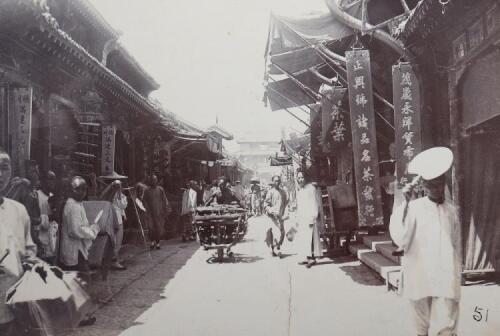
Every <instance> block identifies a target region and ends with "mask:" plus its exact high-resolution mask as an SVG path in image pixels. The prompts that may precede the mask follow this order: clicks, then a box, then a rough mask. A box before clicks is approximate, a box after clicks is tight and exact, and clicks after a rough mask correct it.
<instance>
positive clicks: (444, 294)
mask: <svg viewBox="0 0 500 336" xmlns="http://www.w3.org/2000/svg"><path fill="white" fill-rule="evenodd" d="M452 161H453V154H452V152H451V151H450V150H449V149H448V148H444V147H436V148H431V149H428V150H427V151H424V152H422V153H420V154H419V155H417V156H416V157H415V158H414V159H413V160H412V161H411V162H410V164H409V166H408V170H409V171H410V172H413V173H416V174H418V175H420V177H421V178H422V180H423V187H424V190H425V192H426V196H425V197H422V198H418V199H415V200H412V201H410V198H411V195H412V193H413V187H414V184H413V183H412V184H409V185H407V186H405V188H404V190H403V192H404V195H405V201H404V202H403V204H401V206H399V207H398V208H397V209H395V211H394V213H393V214H392V216H391V221H390V233H391V237H392V239H393V240H394V242H395V243H396V244H397V245H398V246H399V248H400V249H402V250H403V252H404V256H403V257H402V268H403V273H402V276H403V278H402V281H401V283H402V293H403V295H404V296H405V297H406V298H407V299H409V301H410V306H411V310H412V315H413V321H414V323H415V328H416V332H417V335H428V332H429V329H430V328H432V329H434V330H436V332H437V335H456V332H457V324H458V315H459V301H460V285H461V261H462V257H461V250H462V249H461V244H462V239H461V232H460V231H461V230H460V222H459V219H458V214H457V209H456V207H455V206H454V204H452V202H451V201H450V200H448V199H446V196H445V187H446V176H445V175H444V174H445V173H446V171H448V170H449V168H450V167H451V164H452Z"/></svg>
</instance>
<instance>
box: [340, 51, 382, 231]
mask: <svg viewBox="0 0 500 336" xmlns="http://www.w3.org/2000/svg"><path fill="white" fill-rule="evenodd" d="M346 59H347V82H348V89H349V107H350V112H351V130H352V147H353V154H354V172H355V176H356V196H357V199H358V220H359V226H360V227H363V226H375V225H383V224H384V217H383V214H382V198H381V192H380V181H379V169H378V153H377V137H376V133H375V114H374V110H373V91H372V79H371V68H370V54H369V52H368V50H353V51H348V52H346Z"/></svg>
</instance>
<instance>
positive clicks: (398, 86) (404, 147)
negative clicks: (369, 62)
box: [392, 63, 422, 187]
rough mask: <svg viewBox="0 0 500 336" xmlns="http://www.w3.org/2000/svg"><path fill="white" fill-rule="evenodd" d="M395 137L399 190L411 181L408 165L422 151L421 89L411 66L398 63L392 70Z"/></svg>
mask: <svg viewBox="0 0 500 336" xmlns="http://www.w3.org/2000/svg"><path fill="white" fill-rule="evenodd" d="M392 88H393V101H394V134H395V139H396V140H395V145H396V176H397V178H398V181H399V183H398V187H402V186H403V185H404V184H406V183H408V182H410V181H409V177H408V175H407V168H408V163H409V162H410V161H411V159H413V157H414V156H415V155H416V154H418V153H420V152H421V151H422V135H421V123H420V87H419V84H418V80H417V77H416V76H415V72H414V70H413V68H412V66H411V65H410V64H409V63H400V64H398V65H394V66H393V67H392Z"/></svg>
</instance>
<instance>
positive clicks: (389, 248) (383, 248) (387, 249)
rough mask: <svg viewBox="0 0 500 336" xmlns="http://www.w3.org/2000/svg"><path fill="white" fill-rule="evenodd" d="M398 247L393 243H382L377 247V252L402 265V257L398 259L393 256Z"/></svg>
mask: <svg viewBox="0 0 500 336" xmlns="http://www.w3.org/2000/svg"><path fill="white" fill-rule="evenodd" d="M396 250H397V247H396V246H395V245H394V244H392V243H380V244H376V245H375V251H377V252H378V253H380V254H381V255H383V256H384V257H386V258H387V259H390V260H392V261H394V262H395V263H396V264H398V265H401V260H400V257H396V256H393V255H392V252H394V251H396Z"/></svg>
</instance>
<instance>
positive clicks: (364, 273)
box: [339, 264, 384, 286]
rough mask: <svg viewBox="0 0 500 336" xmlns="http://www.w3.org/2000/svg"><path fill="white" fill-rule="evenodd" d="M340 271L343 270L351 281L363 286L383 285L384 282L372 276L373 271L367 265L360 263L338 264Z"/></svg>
mask: <svg viewBox="0 0 500 336" xmlns="http://www.w3.org/2000/svg"><path fill="white" fill-rule="evenodd" d="M339 268H340V269H341V270H342V271H344V272H345V274H346V275H348V276H349V277H350V278H351V279H352V280H353V281H355V282H356V283H358V284H360V285H363V286H383V285H384V282H383V281H382V280H381V279H379V278H375V277H374V276H373V271H371V270H370V269H369V268H368V267H367V266H365V265H363V264H360V265H356V266H340V267H339Z"/></svg>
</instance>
